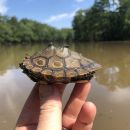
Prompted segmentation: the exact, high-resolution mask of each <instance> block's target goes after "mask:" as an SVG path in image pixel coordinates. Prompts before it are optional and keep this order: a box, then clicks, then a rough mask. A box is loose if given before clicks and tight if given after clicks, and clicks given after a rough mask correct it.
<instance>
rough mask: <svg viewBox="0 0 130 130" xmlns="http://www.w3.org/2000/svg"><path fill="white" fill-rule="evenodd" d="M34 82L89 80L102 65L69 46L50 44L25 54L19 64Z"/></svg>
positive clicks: (51, 82) (49, 82)
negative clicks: (31, 53)
mask: <svg viewBox="0 0 130 130" xmlns="http://www.w3.org/2000/svg"><path fill="white" fill-rule="evenodd" d="M19 65H20V68H21V69H22V70H23V73H25V74H26V75H27V76H28V77H30V78H31V80H33V81H34V82H43V83H45V84H54V83H65V84H67V83H77V82H78V83H81V82H88V81H90V80H91V78H92V77H93V75H94V73H95V71H96V70H98V69H100V68H101V65H100V64H98V63H96V62H95V61H93V60H91V59H88V58H86V57H84V56H83V55H82V54H79V53H78V52H75V51H72V50H70V49H69V47H68V46H67V45H66V46H63V47H56V46H55V45H54V44H49V45H48V46H47V47H46V48H45V49H42V50H41V51H38V52H36V53H34V54H33V55H32V56H29V55H28V56H25V58H24V59H23V62H22V63H20V64H19Z"/></svg>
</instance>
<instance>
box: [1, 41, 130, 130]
mask: <svg viewBox="0 0 130 130" xmlns="http://www.w3.org/2000/svg"><path fill="white" fill-rule="evenodd" d="M44 46H45V45H28V46H25V47H23V46H20V45H18V46H13V47H5V46H0V61H1V62H0V90H1V91H0V104H1V106H0V130H8V129H10V130H11V129H12V130H13V128H14V126H15V122H16V120H17V118H18V115H19V113H20V111H21V108H22V106H23V104H24V102H25V100H26V98H27V96H28V94H29V93H30V91H31V89H32V87H33V85H34V82H32V81H31V80H30V79H29V78H28V77H27V76H26V75H24V74H23V73H22V72H21V70H20V69H19V68H18V63H19V62H21V60H22V59H23V57H24V55H25V54H26V53H29V54H32V53H34V52H35V51H37V50H39V49H40V48H44ZM71 49H73V50H76V51H78V52H80V53H82V54H83V55H84V56H86V57H89V58H91V59H94V60H96V61H97V62H98V63H100V64H102V65H103V69H101V70H100V71H98V72H97V73H96V79H93V80H92V81H91V82H92V90H91V93H90V95H89V99H88V100H90V101H93V102H94V103H95V104H96V106H97V109H98V112H97V116H96V120H95V123H94V128H93V130H129V129H130V124H129V120H130V114H129V113H130V104H129V102H130V96H129V93H130V79H129V77H130V69H129V68H130V43H122V44H120V43H115V45H113V44H110V43H107V44H105V43H104V44H102V43H97V44H88V43H80V44H78V43H77V44H73V45H71ZM69 86H70V87H67V89H66V90H65V94H64V96H63V100H64V102H66V100H67V98H66V97H68V94H70V92H71V91H70V90H72V87H71V86H73V84H69ZM25 90H26V91H25Z"/></svg>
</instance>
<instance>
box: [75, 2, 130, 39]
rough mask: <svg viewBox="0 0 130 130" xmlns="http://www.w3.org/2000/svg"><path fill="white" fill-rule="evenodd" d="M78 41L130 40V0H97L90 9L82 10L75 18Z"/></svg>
mask: <svg viewBox="0 0 130 130" xmlns="http://www.w3.org/2000/svg"><path fill="white" fill-rule="evenodd" d="M73 30H74V39H75V40H77V41H114V40H130V1H129V0H119V3H116V2H115V0H111V2H110V0H95V3H94V5H93V6H92V7H91V8H90V9H89V10H80V11H78V12H77V14H76V16H75V17H74V20H73Z"/></svg>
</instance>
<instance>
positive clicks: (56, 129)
mask: <svg viewBox="0 0 130 130" xmlns="http://www.w3.org/2000/svg"><path fill="white" fill-rule="evenodd" d="M64 87H65V85H53V86H51V85H44V86H43V85H40V86H39V95H40V116H39V123H38V128H37V130H51V129H53V130H61V117H62V100H61V96H62V92H63V90H64Z"/></svg>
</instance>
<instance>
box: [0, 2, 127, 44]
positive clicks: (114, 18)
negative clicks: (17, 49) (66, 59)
mask: <svg viewBox="0 0 130 130" xmlns="http://www.w3.org/2000/svg"><path fill="white" fill-rule="evenodd" d="M124 40H125V41H126V40H130V0H118V1H117V0H111V1H110V0H95V3H94V5H93V6H92V7H91V8H89V9H86V10H79V11H77V13H76V15H75V17H74V19H73V22H72V28H63V29H57V28H54V27H51V26H49V25H47V24H43V23H40V22H37V21H34V20H30V19H27V18H24V19H21V20H18V19H17V17H15V16H13V17H9V16H3V15H0V43H1V44H16V43H24V44H26V43H42V42H50V41H57V42H61V41H63V42H64V41H124Z"/></svg>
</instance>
